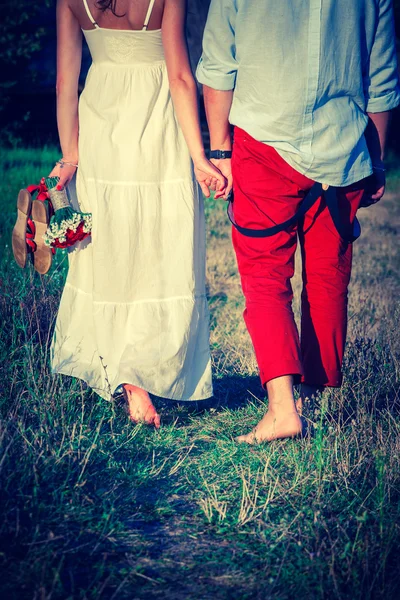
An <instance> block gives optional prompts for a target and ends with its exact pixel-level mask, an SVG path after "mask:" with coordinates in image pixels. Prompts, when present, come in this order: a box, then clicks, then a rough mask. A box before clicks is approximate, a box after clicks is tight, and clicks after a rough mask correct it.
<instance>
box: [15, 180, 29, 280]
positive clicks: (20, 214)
mask: <svg viewBox="0 0 400 600" xmlns="http://www.w3.org/2000/svg"><path fill="white" fill-rule="evenodd" d="M31 210H32V196H31V195H30V193H29V192H28V190H20V192H19V194H18V198H17V221H16V223H15V226H14V229H13V232H12V250H13V254H14V258H15V261H16V263H17V265H18V266H19V267H21V269H24V268H25V265H26V259H27V256H28V248H27V244H26V228H27V223H28V218H29V216H30V213H31Z"/></svg>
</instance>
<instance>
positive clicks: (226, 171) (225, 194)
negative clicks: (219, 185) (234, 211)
mask: <svg viewBox="0 0 400 600" xmlns="http://www.w3.org/2000/svg"><path fill="white" fill-rule="evenodd" d="M211 162H212V163H213V165H215V166H216V167H217V169H219V170H220V171H221V173H222V175H223V176H224V177H225V179H226V180H227V185H226V187H225V189H223V190H217V189H216V188H214V191H215V196H214V198H215V199H218V198H224V200H228V198H229V194H230V193H231V190H232V185H233V180H232V167H231V159H230V158H221V159H218V160H217V159H215V158H212V159H211ZM211 189H213V188H211Z"/></svg>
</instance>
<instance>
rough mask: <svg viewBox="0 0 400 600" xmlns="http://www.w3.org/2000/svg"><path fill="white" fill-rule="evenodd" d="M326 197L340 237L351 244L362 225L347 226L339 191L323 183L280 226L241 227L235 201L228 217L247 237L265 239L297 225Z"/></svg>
mask: <svg viewBox="0 0 400 600" xmlns="http://www.w3.org/2000/svg"><path fill="white" fill-rule="evenodd" d="M321 196H324V198H325V201H326V205H327V207H328V210H329V213H330V215H331V217H332V221H333V223H334V225H335V227H336V229H337V232H338V233H339V235H340V237H341V238H342V239H343V240H344V241H345V242H347V243H349V244H351V243H352V242H354V241H355V240H356V239H357V238H358V237H359V236H360V232H361V231H360V229H361V228H360V224H359V223H358V221H357V219H355V220H354V225H350V226H346V225H345V224H344V223H343V222H342V220H341V218H340V212H339V203H338V198H337V189H336V188H334V187H331V186H329V187H328V189H324V187H323V186H322V184H321V183H315V184H314V185H313V186H312V188H311V189H310V190H309V192H308V193H307V194H306V195H305V196H304V198H303V201H302V203H301V205H300V208H299V210H298V211H297V212H296V213H295V214H294V215H293V217H291V218H290V219H287V221H284V222H283V223H280V224H279V225H273V226H272V227H267V228H266V229H251V228H249V227H240V225H238V224H237V223H236V221H235V217H234V215H233V200H231V201H230V202H229V204H228V216H229V219H230V221H231V223H232V225H233V226H234V227H235V228H236V229H237V230H238V231H239V233H241V234H242V235H245V236H247V237H253V238H264V237H271V236H272V235H275V234H277V233H279V232H281V231H284V230H285V229H288V228H289V227H291V226H292V225H295V223H297V222H298V221H299V220H300V219H301V218H302V217H304V215H305V214H306V212H307V211H308V210H310V208H311V207H312V206H314V204H315V203H316V201H317V200H318V198H320V197H321Z"/></svg>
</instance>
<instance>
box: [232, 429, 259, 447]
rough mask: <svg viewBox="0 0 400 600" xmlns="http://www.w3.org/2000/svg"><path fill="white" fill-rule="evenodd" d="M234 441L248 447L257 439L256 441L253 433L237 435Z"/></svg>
mask: <svg viewBox="0 0 400 600" xmlns="http://www.w3.org/2000/svg"><path fill="white" fill-rule="evenodd" d="M235 441H236V442H238V443H239V444H249V445H250V446H253V445H254V444H256V443H257V439H256V434H255V432H253V431H252V432H251V433H248V434H247V435H239V436H238V437H236V438H235Z"/></svg>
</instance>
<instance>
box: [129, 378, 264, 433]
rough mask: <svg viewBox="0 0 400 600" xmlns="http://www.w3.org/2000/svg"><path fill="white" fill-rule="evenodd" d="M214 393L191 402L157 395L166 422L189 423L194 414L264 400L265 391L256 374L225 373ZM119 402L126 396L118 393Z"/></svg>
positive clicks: (156, 399)
mask: <svg viewBox="0 0 400 600" xmlns="http://www.w3.org/2000/svg"><path fill="white" fill-rule="evenodd" d="M213 385H214V396H213V397H212V398H208V399H206V400H197V401H191V402H184V401H176V400H166V399H164V398H158V397H153V398H154V402H155V404H156V405H157V407H158V408H159V409H160V410H161V411H162V412H163V418H162V420H163V424H164V425H168V424H171V423H175V424H176V426H178V427H179V426H185V425H188V424H189V422H190V419H191V417H193V415H201V414H204V413H206V412H209V411H211V410H212V411H214V412H219V411H223V410H226V409H231V410H235V409H238V408H243V407H244V406H245V405H246V404H247V403H248V402H249V401H256V402H257V401H263V400H264V399H265V392H264V390H263V389H262V387H261V383H260V379H259V378H258V377H254V376H240V375H224V376H223V377H219V378H215V379H214V384H213ZM117 400H118V403H122V402H123V398H122V397H121V396H118V398H117Z"/></svg>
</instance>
